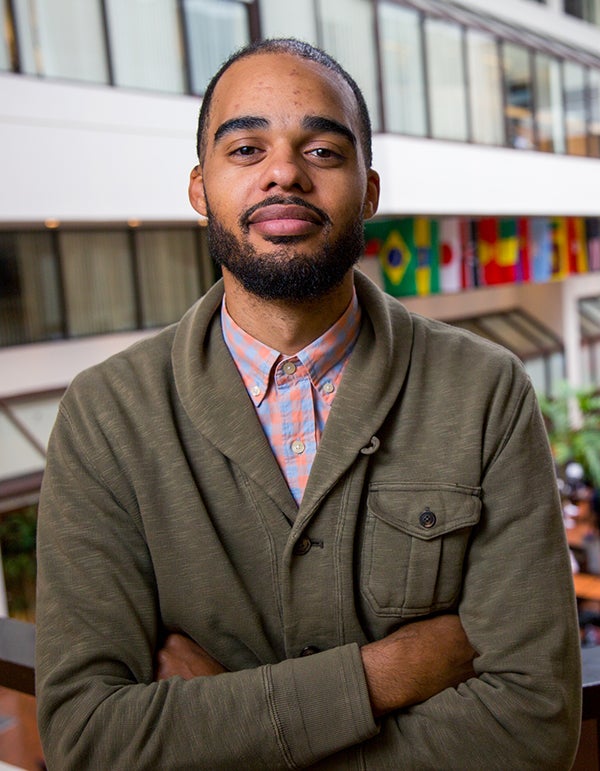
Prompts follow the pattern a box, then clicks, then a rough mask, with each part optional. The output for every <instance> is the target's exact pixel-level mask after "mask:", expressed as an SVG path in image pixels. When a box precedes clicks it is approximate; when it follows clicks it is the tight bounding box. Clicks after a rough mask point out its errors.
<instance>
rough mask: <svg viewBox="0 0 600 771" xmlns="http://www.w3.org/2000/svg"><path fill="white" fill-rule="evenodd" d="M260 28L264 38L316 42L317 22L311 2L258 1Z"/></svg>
mask: <svg viewBox="0 0 600 771" xmlns="http://www.w3.org/2000/svg"><path fill="white" fill-rule="evenodd" d="M259 9H260V26H261V29H262V32H263V35H264V37H266V38H268V37H296V38H298V39H299V40H306V42H307V43H312V44H313V45H314V44H316V42H317V20H316V18H315V4H314V2H313V0H294V2H293V3H282V2H281V0H260V3H259Z"/></svg>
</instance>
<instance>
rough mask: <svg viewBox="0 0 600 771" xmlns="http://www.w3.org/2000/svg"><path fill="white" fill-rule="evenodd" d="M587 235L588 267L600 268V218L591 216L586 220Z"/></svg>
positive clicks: (592, 268) (591, 268)
mask: <svg viewBox="0 0 600 771" xmlns="http://www.w3.org/2000/svg"><path fill="white" fill-rule="evenodd" d="M585 235H586V240H587V249H588V267H589V269H590V270H600V218H598V217H590V218H589V219H586V221H585Z"/></svg>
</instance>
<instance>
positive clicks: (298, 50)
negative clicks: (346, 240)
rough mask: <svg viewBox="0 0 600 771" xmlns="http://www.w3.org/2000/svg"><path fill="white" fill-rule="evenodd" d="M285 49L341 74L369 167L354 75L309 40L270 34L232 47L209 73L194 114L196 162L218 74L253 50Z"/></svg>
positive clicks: (366, 122)
mask: <svg viewBox="0 0 600 771" xmlns="http://www.w3.org/2000/svg"><path fill="white" fill-rule="evenodd" d="M279 53H286V54H291V55H292V56H297V57H299V58H301V59H309V60H310V61H311V62H317V64H320V65H322V66H323V67H325V68H326V69H328V70H330V71H332V72H335V73H337V74H338V75H339V76H340V77H341V78H343V79H344V80H345V81H346V83H347V84H348V85H349V86H350V88H351V89H352V93H353V94H354V97H355V99H356V104H357V107H358V116H359V121H360V142H361V146H362V150H363V154H364V157H365V162H366V165H367V168H370V166H371V163H372V160H373V151H372V146H371V133H372V132H371V119H370V117H369V110H368V108H367V104H366V102H365V98H364V96H363V94H362V91H361V90H360V88H359V87H358V85H357V84H356V81H355V80H354V78H352V76H351V75H349V74H348V73H347V72H346V70H345V69H344V68H343V67H342V66H341V65H340V64H338V62H336V60H335V59H333V58H332V57H331V56H329V54H327V53H325V51H323V50H322V49H320V48H316V47H315V46H313V45H310V43H304V42H303V41H301V40H296V39H295V38H270V39H267V40H260V41H258V42H256V43H250V44H249V45H247V46H244V47H243V48H240V50H239V51H236V52H235V53H234V54H232V56H230V57H229V59H227V61H226V62H225V63H224V64H223V65H222V66H221V68H220V69H219V70H218V72H217V73H216V74H215V75H214V76H213V77H212V79H211V81H210V83H209V84H208V86H207V88H206V91H205V92H204V98H203V100H202V106H201V107H200V115H199V117H198V134H197V137H196V151H197V153H198V160H199V161H200V165H202V164H203V163H204V156H205V153H206V144H207V136H206V132H207V126H208V119H209V115H210V106H211V103H212V98H213V94H214V90H215V87H216V85H217V83H218V82H219V80H220V79H221V75H223V73H224V72H226V71H227V70H228V69H229V68H230V67H231V65H232V64H235V62H237V61H239V60H240V59H246V58H248V57H249V56H255V55H257V54H279Z"/></svg>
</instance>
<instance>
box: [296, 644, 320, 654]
mask: <svg viewBox="0 0 600 771" xmlns="http://www.w3.org/2000/svg"><path fill="white" fill-rule="evenodd" d="M318 652H319V648H317V646H316V645H307V646H306V648H302V650H301V651H300V655H301V656H312V655H313V653H318Z"/></svg>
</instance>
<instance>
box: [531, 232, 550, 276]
mask: <svg viewBox="0 0 600 771" xmlns="http://www.w3.org/2000/svg"><path fill="white" fill-rule="evenodd" d="M529 232H530V244H531V247H530V248H531V255H530V260H531V273H532V278H533V280H534V281H535V282H538V283H543V282H545V281H550V279H551V278H552V231H551V228H550V220H549V219H548V218H547V217H534V218H533V219H531V220H530V223H529Z"/></svg>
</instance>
